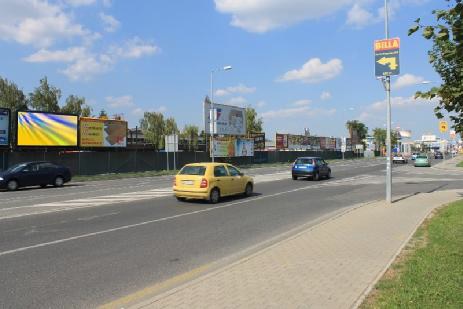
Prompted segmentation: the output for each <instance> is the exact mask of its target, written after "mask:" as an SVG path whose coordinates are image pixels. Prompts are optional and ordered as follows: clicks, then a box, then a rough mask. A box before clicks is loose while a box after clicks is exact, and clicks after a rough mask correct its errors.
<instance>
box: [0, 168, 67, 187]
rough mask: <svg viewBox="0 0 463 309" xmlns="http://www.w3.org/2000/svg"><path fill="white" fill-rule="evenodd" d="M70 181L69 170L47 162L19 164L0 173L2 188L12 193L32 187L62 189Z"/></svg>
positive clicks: (0, 185)
mask: <svg viewBox="0 0 463 309" xmlns="http://www.w3.org/2000/svg"><path fill="white" fill-rule="evenodd" d="M69 181H71V171H70V170H69V168H67V167H64V166H60V165H56V164H53V163H51V162H46V161H39V162H26V163H19V164H16V165H13V166H11V167H10V168H9V169H7V170H6V171H3V172H0V188H1V189H7V190H10V191H14V190H16V189H18V188H20V187H30V186H41V187H46V186H47V185H53V186H55V187H61V186H63V185H64V184H65V183H66V182H69Z"/></svg>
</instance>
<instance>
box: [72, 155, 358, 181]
mask: <svg viewBox="0 0 463 309" xmlns="http://www.w3.org/2000/svg"><path fill="white" fill-rule="evenodd" d="M358 159H363V158H349V159H345V161H348V160H358ZM341 161H343V160H341V159H333V160H327V162H328V163H329V164H332V163H335V162H341ZM292 163H293V162H292V161H291V162H276V163H255V164H246V165H240V166H239V167H240V168H242V169H249V168H265V167H288V166H289V165H291V164H292ZM176 173H177V171H173V170H170V171H166V170H162V171H146V172H138V173H135V172H134V173H111V174H99V175H77V176H74V177H73V178H72V180H73V181H97V180H114V179H124V178H140V177H155V176H166V175H175V174H176Z"/></svg>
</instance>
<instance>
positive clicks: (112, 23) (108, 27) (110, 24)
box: [100, 12, 121, 32]
mask: <svg viewBox="0 0 463 309" xmlns="http://www.w3.org/2000/svg"><path fill="white" fill-rule="evenodd" d="M100 18H101V20H102V21H103V23H104V30H105V31H106V32H114V31H116V30H117V29H118V28H119V26H120V24H121V23H120V22H119V21H118V20H117V19H116V18H114V17H113V16H111V15H107V14H105V13H103V12H102V13H100Z"/></svg>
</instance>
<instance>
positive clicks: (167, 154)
mask: <svg viewBox="0 0 463 309" xmlns="http://www.w3.org/2000/svg"><path fill="white" fill-rule="evenodd" d="M166 150H167V149H166ZM166 156H167V171H169V152H168V151H166Z"/></svg>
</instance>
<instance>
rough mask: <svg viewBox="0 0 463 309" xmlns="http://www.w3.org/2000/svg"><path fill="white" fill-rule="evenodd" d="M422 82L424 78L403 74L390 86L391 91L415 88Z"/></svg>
mask: <svg viewBox="0 0 463 309" xmlns="http://www.w3.org/2000/svg"><path fill="white" fill-rule="evenodd" d="M423 81H424V78H423V77H421V76H416V75H413V74H404V75H400V76H399V77H398V78H397V80H396V81H395V82H394V84H392V88H393V89H400V88H405V87H409V86H416V85H418V84H420V83H422V82H423Z"/></svg>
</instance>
